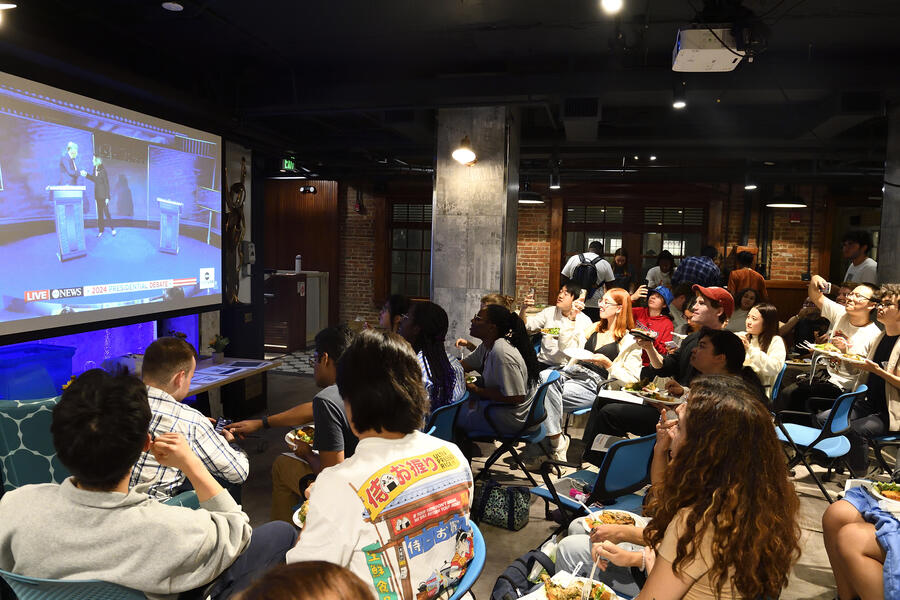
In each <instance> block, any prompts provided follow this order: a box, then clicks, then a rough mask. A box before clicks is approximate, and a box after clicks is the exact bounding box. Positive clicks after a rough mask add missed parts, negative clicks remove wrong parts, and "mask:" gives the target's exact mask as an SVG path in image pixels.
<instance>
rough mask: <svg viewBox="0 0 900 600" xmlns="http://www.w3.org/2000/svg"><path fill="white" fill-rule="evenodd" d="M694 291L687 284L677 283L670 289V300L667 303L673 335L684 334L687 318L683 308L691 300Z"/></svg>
mask: <svg viewBox="0 0 900 600" xmlns="http://www.w3.org/2000/svg"><path fill="white" fill-rule="evenodd" d="M693 298H694V291H693V289H692V288H691V284H689V283H679V284H678V285H676V286H675V287H673V288H672V299H671V300H670V301H669V315H670V316H671V317H672V326H673V327H674V330H673V333H685V331H684V329H685V327H686V326H687V324H688V317H687V316H686V315H685V312H684V310H685V308H686V307H687V305H688V303H689V302H690V301H691V300H693Z"/></svg>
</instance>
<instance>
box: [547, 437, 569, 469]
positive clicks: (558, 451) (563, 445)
mask: <svg viewBox="0 0 900 600" xmlns="http://www.w3.org/2000/svg"><path fill="white" fill-rule="evenodd" d="M559 440H560V441H559V446H557V447H556V448H554V447H553V444H551V445H550V457H551V458H552V459H553V460H558V461H560V462H566V461H567V460H568V459H567V458H566V452H567V451H568V450H569V436H567V435H566V434H564V433H563V434H561V435H560V436H559Z"/></svg>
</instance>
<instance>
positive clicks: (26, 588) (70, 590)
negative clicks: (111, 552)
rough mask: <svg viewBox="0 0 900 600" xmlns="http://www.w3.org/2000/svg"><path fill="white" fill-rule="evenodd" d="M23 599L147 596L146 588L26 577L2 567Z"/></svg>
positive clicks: (123, 599) (88, 599)
mask: <svg viewBox="0 0 900 600" xmlns="http://www.w3.org/2000/svg"><path fill="white" fill-rule="evenodd" d="M0 577H2V578H3V579H4V580H5V581H6V583H8V584H9V587H11V588H12V589H13V592H15V594H16V596H17V597H18V599H19V600H146V598H147V597H146V596H145V595H144V593H143V592H139V591H137V590H133V589H131V588H127V587H124V586H121V585H117V584H115V583H109V582H106V581H98V580H95V579H92V580H83V581H70V580H65V581H61V580H55V579H40V578H37V577H25V576H24V575H16V574H15V573H8V572H7V571H2V570H0Z"/></svg>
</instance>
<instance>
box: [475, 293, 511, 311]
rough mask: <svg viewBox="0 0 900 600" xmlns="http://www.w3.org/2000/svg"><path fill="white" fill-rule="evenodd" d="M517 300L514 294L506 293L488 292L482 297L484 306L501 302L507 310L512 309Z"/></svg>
mask: <svg viewBox="0 0 900 600" xmlns="http://www.w3.org/2000/svg"><path fill="white" fill-rule="evenodd" d="M515 302H516V299H515V298H513V297H512V296H507V295H505V294H486V295H484V296H482V297H481V305H482V306H488V305H489V304H499V305H500V306H502V307H504V308H506V309H507V310H512V307H513V304H515Z"/></svg>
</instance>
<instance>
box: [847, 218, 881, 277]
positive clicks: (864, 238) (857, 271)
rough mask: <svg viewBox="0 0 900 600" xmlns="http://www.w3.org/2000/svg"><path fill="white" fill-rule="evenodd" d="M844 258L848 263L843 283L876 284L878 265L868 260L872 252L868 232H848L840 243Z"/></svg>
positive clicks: (870, 238) (870, 237)
mask: <svg viewBox="0 0 900 600" xmlns="http://www.w3.org/2000/svg"><path fill="white" fill-rule="evenodd" d="M841 250H842V251H843V253H844V258H846V259H848V260H849V261H850V266H849V267H847V273H846V274H845V275H844V280H845V281H859V282H863V283H878V263H877V262H875V261H874V260H872V259H871V258H869V252H870V251H871V250H872V236H871V235H869V232H868V231H850V232H847V233H846V234H845V235H844V239H843V241H842V242H841Z"/></svg>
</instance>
